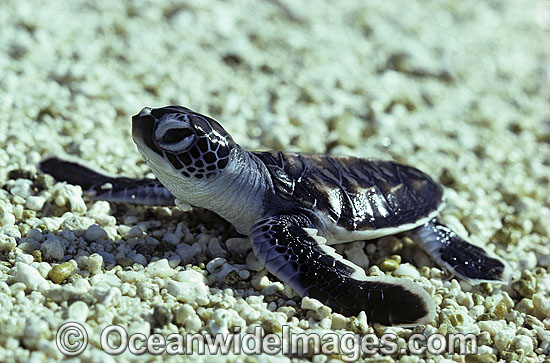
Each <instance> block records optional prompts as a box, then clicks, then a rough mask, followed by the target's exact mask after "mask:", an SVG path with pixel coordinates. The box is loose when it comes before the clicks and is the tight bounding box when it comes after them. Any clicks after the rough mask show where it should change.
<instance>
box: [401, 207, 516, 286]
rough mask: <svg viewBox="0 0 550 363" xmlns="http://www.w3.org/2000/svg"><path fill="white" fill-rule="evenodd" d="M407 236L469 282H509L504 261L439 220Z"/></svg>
mask: <svg viewBox="0 0 550 363" xmlns="http://www.w3.org/2000/svg"><path fill="white" fill-rule="evenodd" d="M407 233H408V234H409V235H410V236H411V238H412V239H413V240H414V241H415V242H416V243H418V244H419V245H420V246H421V247H422V248H423V249H424V250H425V251H426V252H428V254H429V255H430V256H432V257H433V258H434V260H435V261H436V262H437V263H438V264H440V265H441V266H443V267H445V268H446V269H447V270H449V272H451V273H452V274H454V275H456V276H458V277H460V278H461V279H462V280H465V281H467V282H468V283H471V284H479V283H482V282H502V283H507V282H508V281H507V280H508V275H507V269H506V265H505V263H504V262H502V261H501V260H500V259H498V258H497V257H496V256H495V257H491V256H489V255H488V254H487V252H486V251H484V250H483V249H482V248H480V247H477V246H475V245H473V244H471V243H469V242H467V241H465V240H464V239H463V238H461V237H460V236H459V235H457V234H456V233H455V232H453V231H452V230H451V229H450V228H449V227H447V226H445V225H443V224H441V223H439V221H438V220H437V219H436V218H434V219H432V220H431V221H430V222H428V223H426V224H424V225H423V226H421V227H418V228H415V229H413V230H412V231H410V232H407Z"/></svg>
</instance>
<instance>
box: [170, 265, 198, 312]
mask: <svg viewBox="0 0 550 363" xmlns="http://www.w3.org/2000/svg"><path fill="white" fill-rule="evenodd" d="M174 279H175V280H176V281H174V280H169V281H168V282H167V283H166V285H165V287H166V290H167V291H168V293H169V294H170V295H172V296H174V297H176V298H177V299H178V301H182V302H185V303H189V304H194V303H197V304H199V305H205V304H207V303H208V301H209V300H208V291H209V290H208V286H206V284H205V278H204V276H203V275H201V274H200V273H198V272H197V271H194V270H187V271H181V272H178V273H177V274H176V276H174Z"/></svg>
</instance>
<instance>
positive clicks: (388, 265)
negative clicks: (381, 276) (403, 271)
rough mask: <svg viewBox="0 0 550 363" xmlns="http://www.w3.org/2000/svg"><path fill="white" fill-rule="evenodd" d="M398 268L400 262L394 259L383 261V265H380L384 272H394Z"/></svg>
mask: <svg viewBox="0 0 550 363" xmlns="http://www.w3.org/2000/svg"><path fill="white" fill-rule="evenodd" d="M397 266H399V262H397V261H396V260H394V259H392V258H388V259H386V260H384V261H382V263H381V264H380V269H381V270H382V271H384V272H388V271H394V270H395V269H396V268H397Z"/></svg>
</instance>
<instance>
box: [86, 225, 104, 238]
mask: <svg viewBox="0 0 550 363" xmlns="http://www.w3.org/2000/svg"><path fill="white" fill-rule="evenodd" d="M84 238H86V240H87V241H89V242H94V241H99V240H105V239H107V238H108V236H107V232H106V231H105V230H104V229H103V228H101V227H100V226H98V225H97V224H92V225H91V226H90V227H88V229H87V230H86V234H85V235H84Z"/></svg>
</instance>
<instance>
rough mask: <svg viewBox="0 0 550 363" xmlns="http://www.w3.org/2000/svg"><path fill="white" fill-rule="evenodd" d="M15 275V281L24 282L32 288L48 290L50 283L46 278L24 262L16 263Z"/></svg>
mask: <svg viewBox="0 0 550 363" xmlns="http://www.w3.org/2000/svg"><path fill="white" fill-rule="evenodd" d="M15 270H16V271H15V275H14V276H13V280H14V281H15V282H22V283H24V284H25V286H26V287H27V288H28V289H30V290H39V291H45V290H48V288H49V286H50V285H49V284H48V281H46V279H44V278H43V277H42V275H40V272H38V270H37V269H35V268H34V267H32V266H29V265H27V264H25V263H23V262H16V263H15Z"/></svg>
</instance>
